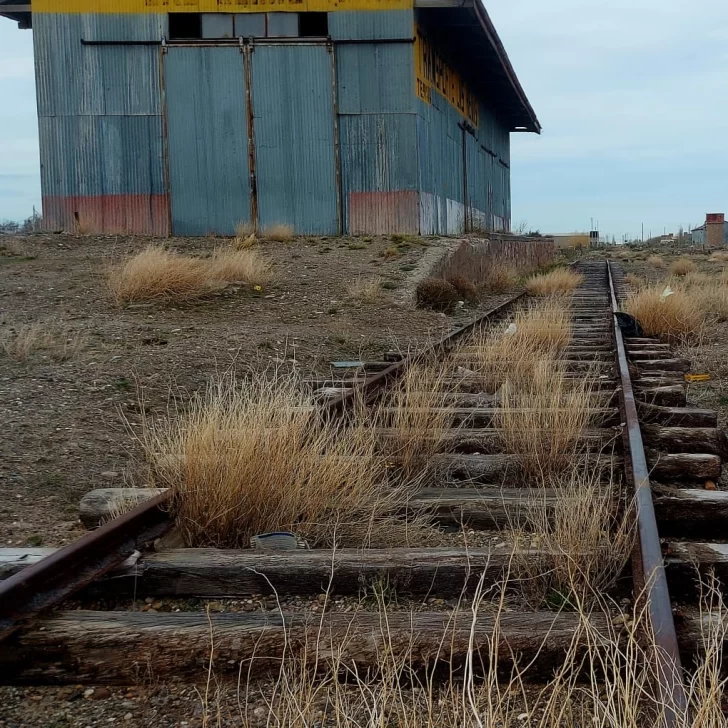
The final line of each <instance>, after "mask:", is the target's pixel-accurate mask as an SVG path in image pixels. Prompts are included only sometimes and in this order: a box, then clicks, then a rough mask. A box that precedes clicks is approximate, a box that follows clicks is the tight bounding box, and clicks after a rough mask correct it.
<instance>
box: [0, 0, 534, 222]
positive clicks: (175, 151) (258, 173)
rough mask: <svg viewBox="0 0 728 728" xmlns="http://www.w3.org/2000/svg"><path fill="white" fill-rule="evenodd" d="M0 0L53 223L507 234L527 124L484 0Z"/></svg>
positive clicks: (526, 108)
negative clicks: (21, 58)
mask: <svg viewBox="0 0 728 728" xmlns="http://www.w3.org/2000/svg"><path fill="white" fill-rule="evenodd" d="M4 2H5V5H3V4H2V3H3V0H0V14H4V15H6V16H8V17H12V18H14V19H16V20H19V21H20V22H21V24H24V25H26V26H29V25H31V24H32V28H33V34H34V46H35V55H36V75H37V93H38V114H39V118H40V124H39V127H40V151H41V179H42V190H43V214H44V219H45V222H46V224H47V225H48V226H49V227H51V228H65V229H74V228H76V229H80V230H86V231H98V232H125V233H145V234H154V235H168V234H174V235H204V234H207V233H219V234H232V233H233V232H234V230H235V227H236V225H237V224H238V223H240V222H243V223H248V224H252V225H254V226H255V227H257V228H259V229H262V228H265V227H267V226H269V225H273V224H287V225H291V226H292V227H293V228H294V230H295V232H296V233H298V234H314V235H323V234H326V235H335V234H340V233H350V234H359V233H370V234H371V233H391V232H405V233H422V234H434V233H440V234H448V233H449V234H452V233H459V232H462V231H464V230H470V229H486V230H508V229H509V227H510V218H511V211H510V210H511V199H510V133H511V132H514V131H531V132H539V131H540V126H539V123H538V120H537V118H536V115H535V113H534V111H533V109H532V108H531V106H530V104H529V102H528V100H527V98H526V96H525V94H524V92H523V89H522V88H521V86H520V84H519V82H518V79H517V77H516V75H515V73H514V71H513V68H512V67H511V64H510V62H509V60H508V57H507V55H506V52H505V50H504V48H503V45H502V43H501V41H500V39H499V38H498V35H497V33H496V31H495V29H494V27H493V24H492V22H491V21H490V18H489V17H488V14H487V12H486V11H485V9H484V7H483V6H482V4H481V0H32V7H31V6H30V5H29V4H28V3H23V2H21V0H4Z"/></svg>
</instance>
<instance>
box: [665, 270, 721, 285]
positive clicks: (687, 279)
mask: <svg viewBox="0 0 728 728" xmlns="http://www.w3.org/2000/svg"><path fill="white" fill-rule="evenodd" d="M714 283H716V279H715V278H714V277H713V276H711V275H708V274H707V273H700V272H699V271H693V272H692V273H688V274H687V275H686V276H684V277H683V278H677V279H675V285H678V286H680V285H681V286H684V287H685V288H696V287H701V288H702V287H703V286H712V285H713V284H714Z"/></svg>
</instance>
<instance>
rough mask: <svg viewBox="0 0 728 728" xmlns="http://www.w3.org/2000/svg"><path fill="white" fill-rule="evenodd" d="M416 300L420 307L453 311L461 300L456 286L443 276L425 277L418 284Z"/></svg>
mask: <svg viewBox="0 0 728 728" xmlns="http://www.w3.org/2000/svg"><path fill="white" fill-rule="evenodd" d="M415 300H416V302H417V306H418V307H419V308H431V309H432V310H433V311H442V312H449V311H453V310H454V309H455V307H456V306H457V304H458V301H459V300H460V296H459V295H458V292H457V290H456V289H455V286H453V285H452V284H451V283H448V282H447V281H445V280H443V279H442V278H424V279H423V280H421V281H420V282H419V283H418V284H417V288H416V289H415Z"/></svg>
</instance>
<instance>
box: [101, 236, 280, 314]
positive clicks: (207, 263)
mask: <svg viewBox="0 0 728 728" xmlns="http://www.w3.org/2000/svg"><path fill="white" fill-rule="evenodd" d="M270 280H271V270H270V266H269V265H268V264H267V263H265V262H264V261H263V260H262V259H261V258H260V256H259V255H258V253H257V252H256V251H254V250H233V249H222V248H218V249H216V250H215V251H214V252H213V254H212V256H211V257H210V258H209V259H206V260H205V259H202V258H194V257H192V256H188V255H181V254H179V253H175V252H174V251H170V250H165V249H164V248H163V247H161V246H158V245H150V246H149V247H147V248H145V249H144V250H143V251H142V252H141V253H137V254H136V255H134V256H132V257H131V258H128V259H127V260H126V261H125V262H123V263H121V264H119V265H117V266H113V267H111V268H109V269H108V271H107V274H106V281H107V285H108V286H109V290H110V291H111V294H112V295H113V297H114V300H115V301H116V303H117V304H119V305H121V304H124V303H133V302H135V301H159V302H173V301H187V300H191V299H195V298H202V297H203V296H206V295H209V294H210V293H212V292H214V291H216V290H220V289H221V288H224V287H225V284H226V283H227V282H229V281H245V282H246V283H249V284H250V285H264V284H265V283H268V282H269V281H270Z"/></svg>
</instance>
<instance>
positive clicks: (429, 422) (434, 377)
mask: <svg viewBox="0 0 728 728" xmlns="http://www.w3.org/2000/svg"><path fill="white" fill-rule="evenodd" d="M448 382H449V378H448V370H447V369H446V368H445V367H443V366H436V365H433V364H427V363H415V364H413V365H412V366H410V367H408V368H407V371H406V372H405V373H404V375H403V376H402V378H401V380H400V381H399V382H398V383H397V385H396V386H395V387H394V389H393V391H392V392H391V393H390V394H388V395H387V396H386V397H385V398H384V399H383V400H382V403H381V406H380V409H379V412H378V413H376V414H375V420H376V421H378V422H379V423H381V424H382V425H384V426H386V427H387V428H388V430H387V431H388V432H389V433H391V436H390V437H389V438H388V442H387V445H388V448H387V451H388V454H389V455H391V456H392V458H393V460H395V461H396V463H397V465H398V468H399V469H400V471H401V473H402V475H403V477H404V478H405V479H406V480H407V481H410V482H412V483H415V482H421V481H422V480H423V479H424V477H425V474H426V472H427V466H428V463H429V460H430V458H432V456H433V455H435V453H437V452H439V450H440V448H441V446H442V443H443V440H444V438H445V434H446V433H447V431H448V430H449V429H451V427H452V422H453V412H452V408H451V407H449V406H448V404H447V395H448V392H449V384H448Z"/></svg>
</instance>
